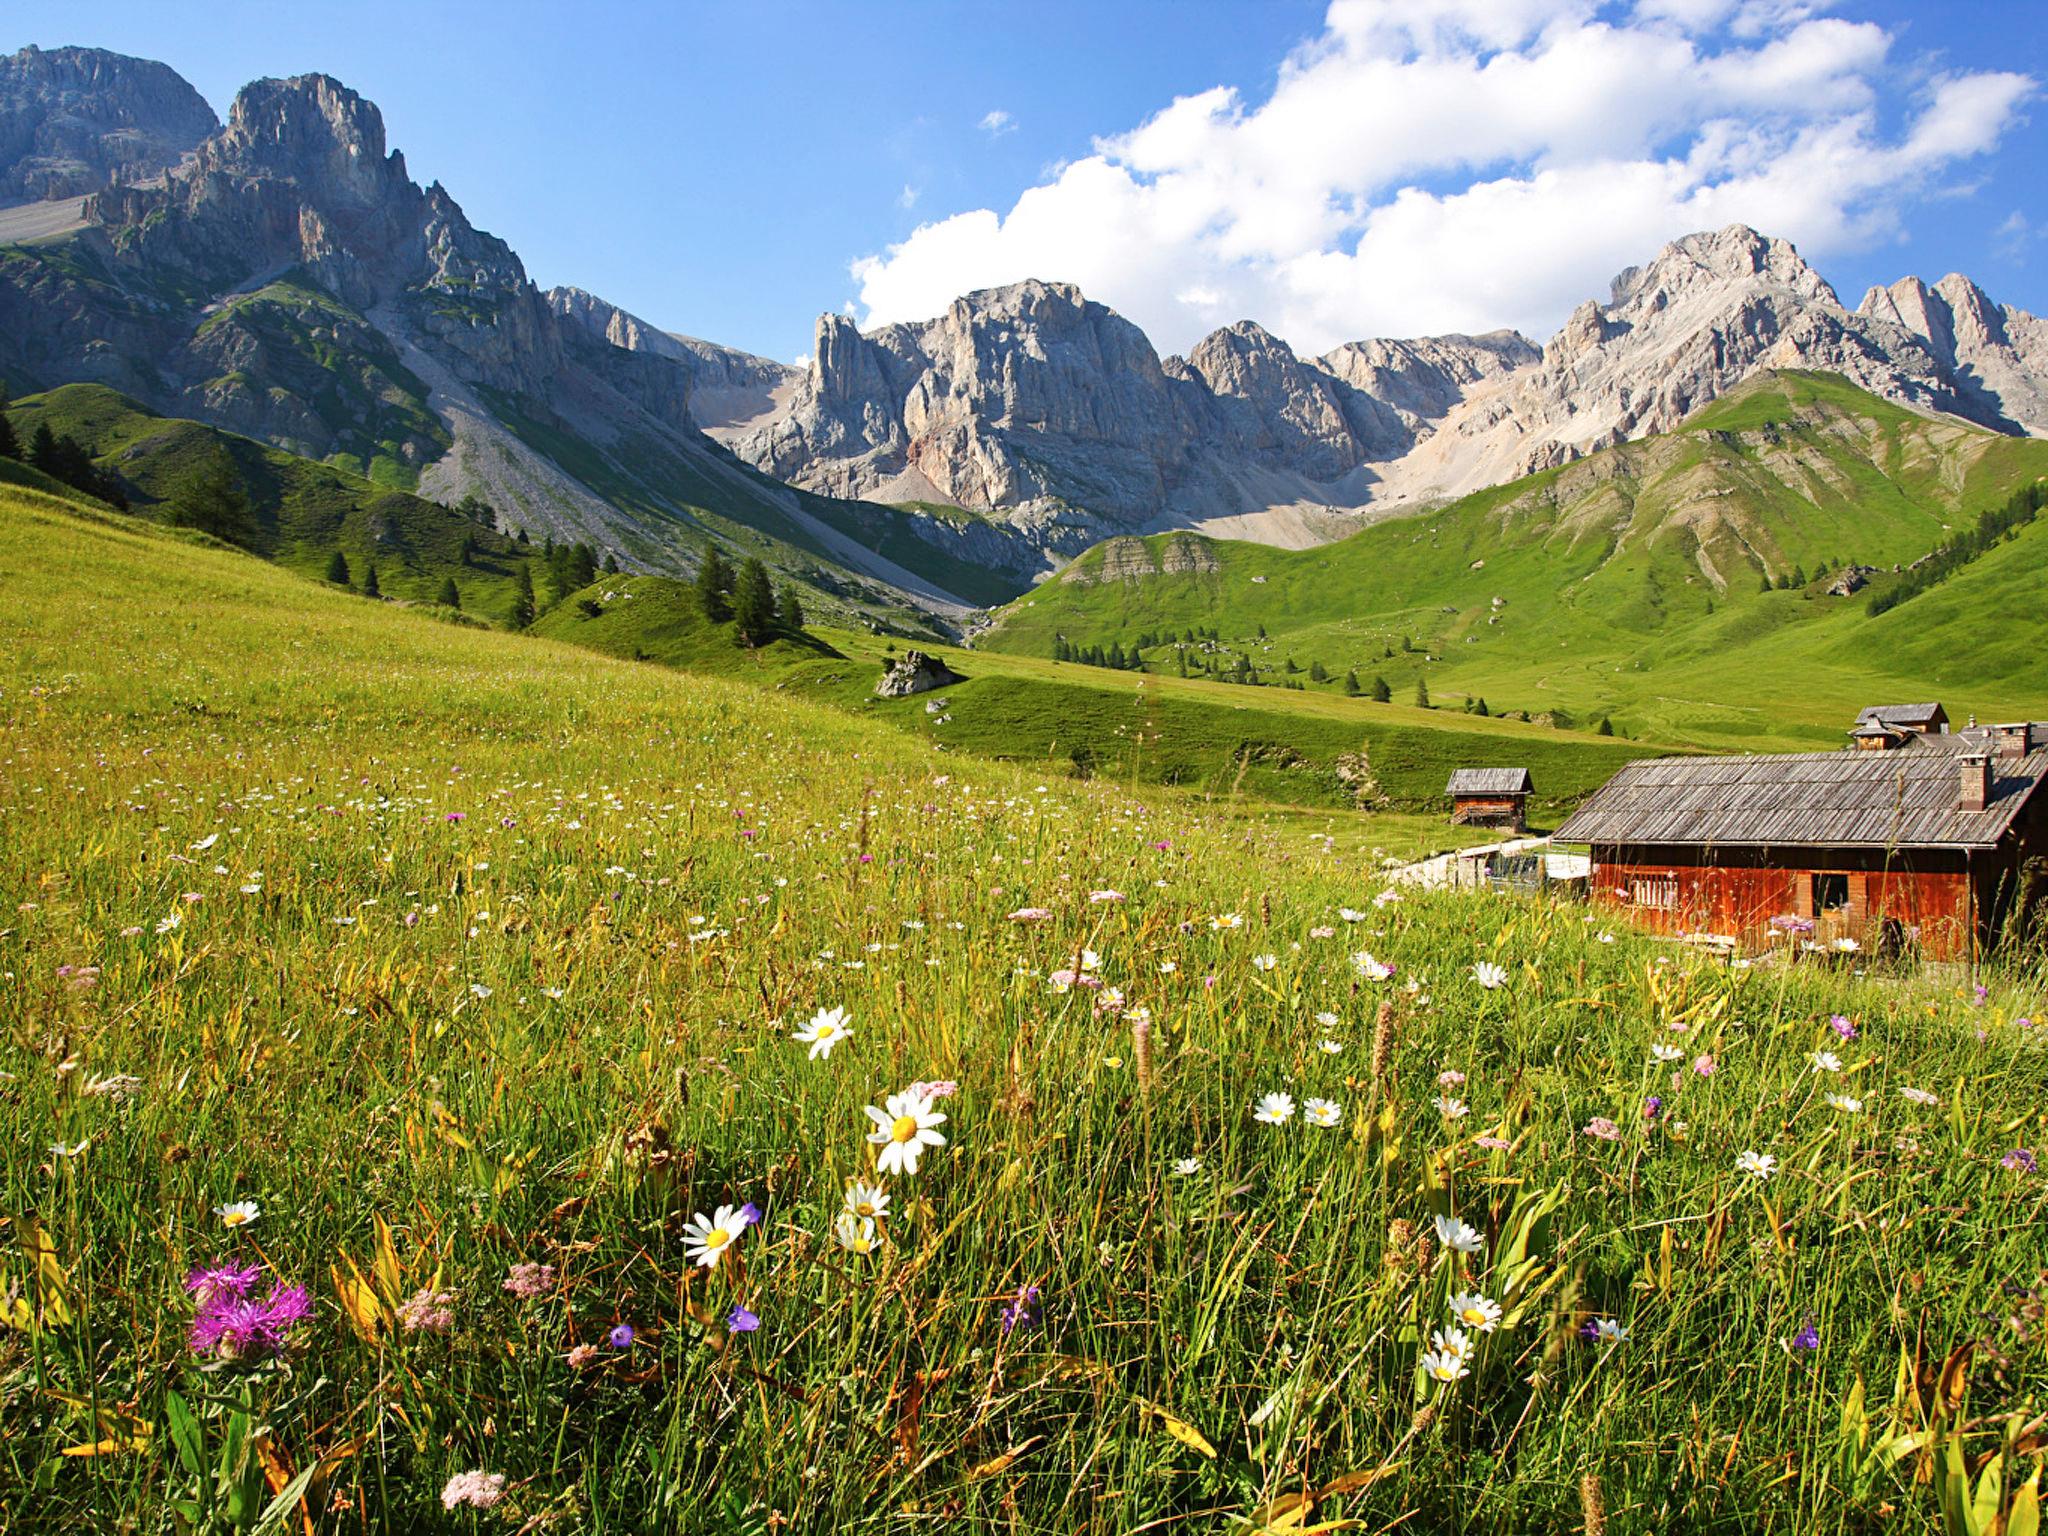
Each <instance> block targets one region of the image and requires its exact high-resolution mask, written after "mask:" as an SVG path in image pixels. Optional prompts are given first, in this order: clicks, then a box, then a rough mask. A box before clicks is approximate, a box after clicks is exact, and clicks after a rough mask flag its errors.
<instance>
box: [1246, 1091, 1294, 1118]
mask: <svg viewBox="0 0 2048 1536" xmlns="http://www.w3.org/2000/svg"><path fill="white" fill-rule="evenodd" d="M1252 1118H1253V1119H1254V1120H1262V1121H1264V1122H1265V1123H1266V1124H1267V1125H1285V1124H1286V1123H1287V1122H1288V1121H1289V1120H1292V1119H1293V1118H1294V1098H1293V1096H1292V1095H1291V1094H1285V1093H1269V1094H1267V1095H1265V1096H1264V1097H1263V1098H1261V1099H1260V1100H1259V1103H1258V1107H1257V1108H1256V1109H1254V1110H1253V1111H1252Z"/></svg>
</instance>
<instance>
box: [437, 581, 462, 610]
mask: <svg viewBox="0 0 2048 1536" xmlns="http://www.w3.org/2000/svg"><path fill="white" fill-rule="evenodd" d="M440 601H441V603H442V605H443V606H444V607H448V608H453V609H455V610H456V611H457V612H458V613H459V612H461V610H462V588H460V587H458V586H456V585H455V578H454V577H453V576H449V577H445V578H444V579H443V580H442V582H441V598H440Z"/></svg>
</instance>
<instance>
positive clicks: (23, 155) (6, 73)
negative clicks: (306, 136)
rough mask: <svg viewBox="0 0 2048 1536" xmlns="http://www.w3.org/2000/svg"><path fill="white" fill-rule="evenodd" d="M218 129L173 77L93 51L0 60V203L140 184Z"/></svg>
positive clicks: (35, 52) (208, 110)
mask: <svg viewBox="0 0 2048 1536" xmlns="http://www.w3.org/2000/svg"><path fill="white" fill-rule="evenodd" d="M219 126H220V123H219V120H218V119H217V118H216V117H215V116H214V115H213V108H212V107H210V106H208V105H207V104H206V101H205V99H204V98H203V97H202V96H200V94H199V93H198V92H197V91H195V90H193V89H192V87H191V86H190V85H188V84H187V83H186V82H185V81H184V79H182V78H181V77H180V76H179V75H178V73H177V71H175V70H173V69H171V68H170V67H168V66H167V65H163V64H158V63H156V62H155V61H154V60H150V59H131V58H129V57H127V56H126V55H124V54H119V53H109V52H107V51H106V50H105V49H103V48H51V49H47V50H46V49H42V48H37V47H35V46H33V45H31V46H29V47H27V48H23V49H22V50H21V51H20V52H19V53H14V54H10V55H7V56H5V57H0V201H4V200H6V199H9V198H26V199H30V200H40V199H43V198H58V197H79V196H83V195H84V194H86V193H88V192H95V191H98V190H99V189H100V188H102V187H105V186H108V185H110V184H118V183H128V182H136V181H143V180H147V179H149V178H150V177H153V176H157V175H161V174H162V173H163V172H164V171H165V170H167V169H169V168H170V167H171V166H174V165H176V164H177V163H178V162H179V161H180V160H182V159H183V158H184V157H185V156H186V155H187V154H189V153H190V152H191V151H192V150H193V149H194V148H196V147H197V146H198V144H199V142H200V141H201V140H202V139H204V138H206V136H207V135H208V134H210V133H212V132H213V131H214V130H215V129H216V128H218V127H219Z"/></svg>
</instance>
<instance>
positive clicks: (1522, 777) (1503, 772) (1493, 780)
mask: <svg viewBox="0 0 2048 1536" xmlns="http://www.w3.org/2000/svg"><path fill="white" fill-rule="evenodd" d="M1531 788H1532V785H1531V781H1530V778H1529V770H1528V769H1526V768H1459V769H1455V770H1453V772H1452V774H1451V782H1450V783H1448V784H1446V785H1445V786H1444V793H1445V794H1447V795H1526V794H1528V793H1529V792H1530V790H1531Z"/></svg>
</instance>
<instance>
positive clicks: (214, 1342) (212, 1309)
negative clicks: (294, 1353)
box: [190, 1285, 313, 1360]
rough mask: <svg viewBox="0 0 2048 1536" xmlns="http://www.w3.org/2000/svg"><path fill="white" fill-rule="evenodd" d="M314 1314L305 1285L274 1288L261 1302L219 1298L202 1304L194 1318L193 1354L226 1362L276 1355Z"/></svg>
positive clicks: (215, 1297)
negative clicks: (292, 1334)
mask: <svg viewBox="0 0 2048 1536" xmlns="http://www.w3.org/2000/svg"><path fill="white" fill-rule="evenodd" d="M312 1315H313V1301H312V1298H311V1297H309V1296H308V1295H307V1294H306V1288H305V1287H304V1286H302V1285H274V1286H272V1287H271V1288H270V1294H269V1295H267V1296H265V1297H264V1298H263V1299H262V1300H261V1301H256V1300H253V1299H251V1298H249V1297H247V1296H232V1295H217V1296H214V1297H212V1298H211V1299H209V1300H208V1301H206V1302H204V1303H202V1304H201V1305H200V1308H199V1311H198V1313H197V1314H196V1315H195V1316H194V1317H193V1319H192V1333H191V1339H190V1342H191V1346H192V1353H194V1354H195V1355H215V1356H218V1357H220V1358H221V1359H224V1360H247V1359H252V1358H255V1357H257V1356H261V1355H274V1354H277V1353H278V1352H280V1351H281V1350H282V1349H283V1348H284V1347H285V1345H286V1344H287V1343H289V1342H290V1338H289V1335H290V1333H291V1330H292V1329H293V1328H295V1327H297V1326H298V1325H299V1324H300V1323H302V1322H304V1321H305V1320H306V1319H307V1318H309V1317H311V1316H312Z"/></svg>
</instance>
